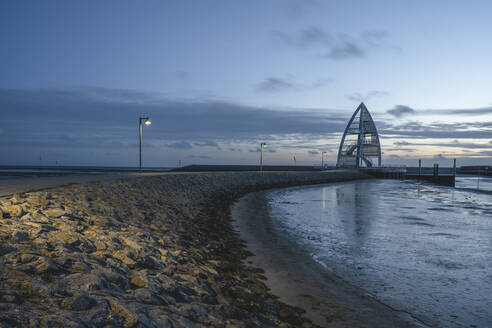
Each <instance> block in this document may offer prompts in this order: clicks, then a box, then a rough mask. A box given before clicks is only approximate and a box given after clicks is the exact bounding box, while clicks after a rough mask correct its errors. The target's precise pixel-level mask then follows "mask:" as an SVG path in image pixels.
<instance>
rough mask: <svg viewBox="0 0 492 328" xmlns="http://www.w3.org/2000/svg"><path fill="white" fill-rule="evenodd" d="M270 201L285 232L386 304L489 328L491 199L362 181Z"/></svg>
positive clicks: (439, 320) (439, 321)
mask: <svg viewBox="0 0 492 328" xmlns="http://www.w3.org/2000/svg"><path fill="white" fill-rule="evenodd" d="M489 179H490V178H489ZM465 180H466V179H465ZM489 181H492V180H489ZM464 182H465V183H466V181H464ZM475 183H476V181H475ZM489 183H490V182H489ZM462 187H463V186H462ZM268 201H269V211H270V216H271V218H272V221H273V223H274V224H275V225H276V226H277V228H278V229H279V230H280V231H281V232H282V233H286V234H289V235H290V236H292V237H294V239H295V240H296V242H297V243H298V244H299V246H300V247H302V248H304V249H305V250H307V251H308V252H309V253H310V254H312V256H313V257H314V258H315V259H316V260H317V261H318V262H319V263H321V264H323V265H324V266H325V267H326V268H327V269H328V270H332V271H334V272H335V273H336V274H338V275H339V276H340V277H342V278H343V279H345V280H347V281H349V282H350V283H353V284H354V285H357V286H360V287H361V288H362V289H364V290H365V291H366V292H367V293H369V294H370V295H373V296H374V297H376V298H377V299H379V300H381V301H382V302H384V303H386V304H388V305H390V306H391V307H393V308H396V309H399V310H403V311H408V312H409V313H411V314H412V315H414V316H415V317H417V318H419V319H420V320H422V321H423V322H425V323H427V324H429V325H430V326H438V327H492V194H491V193H487V192H471V191H466V189H454V188H449V187H439V186H433V185H429V184H419V183H418V182H417V183H416V182H405V181H397V180H365V181H356V182H346V183H337V184H331V185H324V186H316V187H300V188H290V189H282V190H275V191H272V192H270V193H269V194H268Z"/></svg>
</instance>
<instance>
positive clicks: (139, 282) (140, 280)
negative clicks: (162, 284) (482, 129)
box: [130, 276, 149, 288]
mask: <svg viewBox="0 0 492 328" xmlns="http://www.w3.org/2000/svg"><path fill="white" fill-rule="evenodd" d="M130 282H131V284H132V285H135V286H137V287H141V288H147V287H148V286H149V281H148V279H147V278H146V277H142V276H136V277H133V278H132V280H131V281H130Z"/></svg>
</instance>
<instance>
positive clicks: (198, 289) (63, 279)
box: [0, 171, 363, 327]
mask: <svg viewBox="0 0 492 328" xmlns="http://www.w3.org/2000/svg"><path fill="white" fill-rule="evenodd" d="M362 177H363V176H361V175H360V174H358V173H356V172H352V171H346V172H344V171H337V172H312V173H301V172H289V173H283V172H269V173H267V172H265V173H263V174H261V173H258V172H241V173H232V172H231V173H200V174H184V173H183V174H164V175H162V176H151V177H139V178H135V179H128V178H126V179H116V180H106V181H99V182H91V183H83V184H71V185H68V186H63V187H58V188H54V189H49V190H45V191H33V192H29V193H18V194H14V195H9V196H4V197H2V198H0V208H1V212H0V214H1V215H0V216H1V225H0V240H1V244H0V253H1V254H2V261H1V263H0V278H1V280H0V281H1V282H0V289H1V291H2V292H1V296H0V321H1V322H2V323H3V325H4V326H5V327H39V326H50V327H88V326H95V327H105V326H114V327H120V326H123V327H207V326H213V327H254V326H262V327H311V326H315V325H314V324H313V323H311V321H310V320H309V319H307V318H305V317H303V316H302V313H303V311H302V310H301V309H299V308H297V307H293V306H289V305H287V304H285V303H283V302H280V301H278V299H277V297H276V296H274V294H272V293H271V292H270V291H269V288H268V287H267V286H266V285H265V283H264V278H265V277H264V275H263V270H261V269H259V268H254V267H252V266H249V265H246V263H245V262H244V261H243V260H244V259H246V257H247V256H248V255H251V253H249V252H248V251H247V250H246V249H245V243H244V242H243V241H241V240H240V239H239V237H238V233H237V232H235V231H234V229H233V227H232V225H231V219H230V209H229V207H230V205H231V204H232V202H233V201H234V200H236V199H238V197H239V196H241V195H244V194H245V193H248V192H252V191H256V190H263V189H268V188H275V187H286V186H293V185H305V184H318V183H326V182H330V181H341V180H347V179H356V178H362Z"/></svg>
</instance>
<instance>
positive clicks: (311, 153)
mask: <svg viewBox="0 0 492 328" xmlns="http://www.w3.org/2000/svg"><path fill="white" fill-rule="evenodd" d="M308 154H309V156H314V155H318V154H319V151H317V150H308Z"/></svg>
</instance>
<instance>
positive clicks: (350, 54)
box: [324, 41, 366, 60]
mask: <svg viewBox="0 0 492 328" xmlns="http://www.w3.org/2000/svg"><path fill="white" fill-rule="evenodd" d="M365 56H366V50H365V49H364V48H362V47H361V45H359V44H356V43H355V42H352V41H343V42H342V43H341V44H338V45H336V46H334V47H332V48H331V49H330V50H329V51H328V53H327V54H326V55H325V56H324V57H326V58H329V59H334V60H346V59H352V58H362V57H365Z"/></svg>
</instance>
